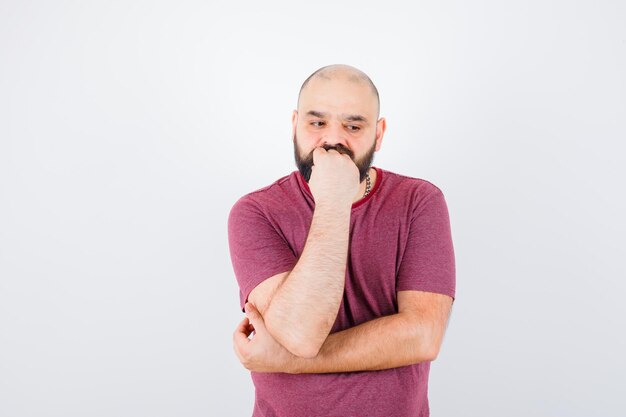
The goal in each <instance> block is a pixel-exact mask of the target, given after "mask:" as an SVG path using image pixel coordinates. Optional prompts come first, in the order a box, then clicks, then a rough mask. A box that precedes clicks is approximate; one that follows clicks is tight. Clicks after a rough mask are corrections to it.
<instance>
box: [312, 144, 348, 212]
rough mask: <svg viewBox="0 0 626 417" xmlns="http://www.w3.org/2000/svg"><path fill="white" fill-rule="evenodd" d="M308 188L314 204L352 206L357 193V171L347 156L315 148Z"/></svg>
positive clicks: (334, 151)
mask: <svg viewBox="0 0 626 417" xmlns="http://www.w3.org/2000/svg"><path fill="white" fill-rule="evenodd" d="M309 188H310V189H311V193H312V194H313V198H314V199H315V204H320V203H321V204H327V203H329V204H344V203H345V204H350V205H351V204H352V201H354V199H355V197H356V195H357V193H358V191H359V169H358V167H357V166H356V164H355V163H354V162H353V161H352V159H351V158H350V156H349V155H346V154H342V153H339V152H337V151H336V150H334V149H330V150H325V149H324V148H315V150H314V151H313V167H312V171H311V178H310V180H309Z"/></svg>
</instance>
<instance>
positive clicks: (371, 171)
mask: <svg viewBox="0 0 626 417" xmlns="http://www.w3.org/2000/svg"><path fill="white" fill-rule="evenodd" d="M367 172H368V173H369V174H370V183H371V185H372V189H373V188H374V184H376V175H377V174H376V170H375V169H374V168H370V169H369V170H368V171H367ZM366 186H367V181H366V180H365V179H364V180H363V181H361V184H359V192H358V193H357V195H356V197H355V198H354V200H352V203H353V204H354V203H356V202H357V201H359V200H360V199H362V198H363V194H365V187H366ZM370 193H371V190H370Z"/></svg>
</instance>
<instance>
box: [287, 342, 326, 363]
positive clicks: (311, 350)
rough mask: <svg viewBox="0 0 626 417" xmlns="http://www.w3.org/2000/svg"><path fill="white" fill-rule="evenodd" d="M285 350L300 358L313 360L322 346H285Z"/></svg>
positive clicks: (303, 344) (306, 344) (301, 344)
mask: <svg viewBox="0 0 626 417" xmlns="http://www.w3.org/2000/svg"><path fill="white" fill-rule="evenodd" d="M285 348H286V349H287V350H289V351H290V352H291V353H292V354H294V355H295V356H298V357H300V358H303V359H313V358H315V357H316V356H317V355H318V354H319V352H320V349H321V346H317V345H314V344H312V343H295V344H294V345H293V346H290V347H287V346H285Z"/></svg>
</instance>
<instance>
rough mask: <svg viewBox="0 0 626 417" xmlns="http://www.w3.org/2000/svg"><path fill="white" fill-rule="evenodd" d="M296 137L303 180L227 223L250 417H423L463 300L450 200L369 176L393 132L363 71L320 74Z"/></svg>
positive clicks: (428, 186) (293, 178)
mask: <svg viewBox="0 0 626 417" xmlns="http://www.w3.org/2000/svg"><path fill="white" fill-rule="evenodd" d="M292 124H293V143H294V153H295V158H296V165H297V167H298V171H294V172H293V173H291V174H290V175H288V176H285V177H283V178H281V179H279V180H277V181H276V182H274V183H273V184H271V185H269V186H267V187H265V188H262V189H260V190H257V191H255V192H253V193H250V194H247V195H245V196H244V197H242V198H241V199H239V201H237V202H236V203H235V205H234V206H233V208H232V209H231V212H230V216H229V222H228V232H229V244H230V252H231V259H232V263H233V268H234V271H235V275H236V278H237V281H238V284H239V288H240V302H241V307H242V309H244V308H245V312H246V316H247V317H246V318H244V319H243V321H242V322H241V323H240V324H239V326H238V327H237V329H236V330H235V332H234V335H233V343H234V349H235V352H236V353H237V356H238V357H239V360H240V361H241V363H242V364H243V365H244V366H245V367H246V368H247V369H249V370H250V371H251V375H252V380H253V382H254V385H255V390H256V396H255V404H254V412H253V417H260V416H279V417H321V416H342V417H347V416H359V417H365V416H367V417H374V416H381V417H394V416H397V417H409V416H428V415H429V406H428V398H427V385H428V374H429V369H430V361H433V360H434V359H435V358H436V357H437V355H438V353H439V350H440V346H441V343H442V340H443V336H444V332H445V328H446V324H447V320H448V317H449V314H450V309H451V306H452V303H453V301H454V297H455V263H454V251H453V246H452V239H451V233H450V222H449V218H448V210H447V206H446V202H445V199H444V196H443V194H442V192H441V190H440V189H439V188H437V187H436V186H435V185H433V184H432V183H430V182H428V181H425V180H421V179H416V178H410V177H406V176H402V175H398V174H395V173H392V172H390V171H386V170H383V169H380V168H376V167H372V166H371V163H372V160H373V155H374V152H376V151H378V150H379V149H380V147H381V143H382V139H383V135H384V133H385V129H386V121H385V119H384V118H379V99H378V91H377V89H376V87H375V86H374V84H373V83H372V81H371V80H370V79H369V77H368V76H367V75H365V74H364V73H363V72H361V71H360V70H358V69H356V68H353V67H350V66H347V65H331V66H327V67H323V68H321V69H319V70H317V71H316V72H314V73H313V74H312V75H311V76H310V77H309V78H308V79H307V80H306V81H305V82H304V84H303V85H302V88H301V90H300V95H299V97H298V107H297V110H294V111H293V117H292ZM251 335H252V337H251V338H249V336H251Z"/></svg>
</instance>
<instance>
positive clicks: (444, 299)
mask: <svg viewBox="0 0 626 417" xmlns="http://www.w3.org/2000/svg"><path fill="white" fill-rule="evenodd" d="M403 293H404V294H403ZM401 297H402V298H403V301H404V308H401V310H400V312H399V313H397V314H394V315H391V316H385V317H379V318H377V319H374V320H371V321H368V322H365V323H363V324H361V325H359V326H355V327H352V328H350V329H347V330H344V331H341V332H337V333H333V334H331V335H329V336H328V338H327V339H326V342H325V343H324V345H323V346H322V349H321V350H320V352H319V354H318V355H317V357H315V358H311V359H304V358H298V357H294V358H292V360H293V362H292V364H291V366H290V370H291V371H292V372H294V373H325V372H352V371H373V370H380V369H389V368H397V367H400V366H406V365H411V364H414V363H418V362H423V361H433V360H435V359H436V358H437V355H438V354H439V350H440V347H441V343H442V341H443V336H444V333H445V328H446V323H447V320H448V317H449V312H450V309H451V305H452V298H450V297H449V296H446V295H442V294H435V293H427V292H421V291H400V292H399V293H398V300H399V304H400V298H401Z"/></svg>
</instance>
